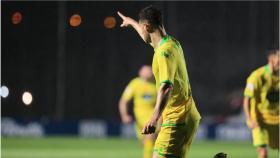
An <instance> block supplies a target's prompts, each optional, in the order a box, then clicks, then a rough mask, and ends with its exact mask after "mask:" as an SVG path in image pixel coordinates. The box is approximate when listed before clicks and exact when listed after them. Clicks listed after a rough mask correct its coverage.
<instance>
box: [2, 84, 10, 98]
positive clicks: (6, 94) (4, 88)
mask: <svg viewBox="0 0 280 158" xmlns="http://www.w3.org/2000/svg"><path fill="white" fill-rule="evenodd" d="M0 95H1V97H3V98H6V97H7V96H8V95H9V89H8V87H6V86H2V87H1V88H0Z"/></svg>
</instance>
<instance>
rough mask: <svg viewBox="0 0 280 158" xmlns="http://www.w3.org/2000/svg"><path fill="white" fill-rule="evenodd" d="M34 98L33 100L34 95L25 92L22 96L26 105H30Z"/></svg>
mask: <svg viewBox="0 0 280 158" xmlns="http://www.w3.org/2000/svg"><path fill="white" fill-rule="evenodd" d="M32 100H33V98H32V94H31V93H30V92H24V93H23V95H22V101H23V103H24V104H25V105H29V104H31V102H32Z"/></svg>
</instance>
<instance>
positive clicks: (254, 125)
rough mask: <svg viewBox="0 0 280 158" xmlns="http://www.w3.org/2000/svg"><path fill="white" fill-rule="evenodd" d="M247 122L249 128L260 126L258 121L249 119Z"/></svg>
mask: <svg viewBox="0 0 280 158" xmlns="http://www.w3.org/2000/svg"><path fill="white" fill-rule="evenodd" d="M247 124H248V126H249V128H251V129H254V128H258V127H259V124H258V122H257V121H253V120H249V121H247Z"/></svg>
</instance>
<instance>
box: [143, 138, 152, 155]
mask: <svg viewBox="0 0 280 158" xmlns="http://www.w3.org/2000/svg"><path fill="white" fill-rule="evenodd" d="M153 149H154V141H153V140H151V139H146V140H144V151H143V152H144V153H143V155H144V158H152V157H153Z"/></svg>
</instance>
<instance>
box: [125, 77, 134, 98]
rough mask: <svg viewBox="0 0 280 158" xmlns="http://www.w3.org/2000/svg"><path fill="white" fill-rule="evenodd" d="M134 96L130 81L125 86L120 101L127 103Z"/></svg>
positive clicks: (132, 83)
mask: <svg viewBox="0 0 280 158" xmlns="http://www.w3.org/2000/svg"><path fill="white" fill-rule="evenodd" d="M133 95H134V82H133V80H132V81H130V83H129V84H128V85H127V86H126V88H125V90H124V92H123V94H122V99H124V100H126V101H129V100H131V98H132V97H133Z"/></svg>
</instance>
